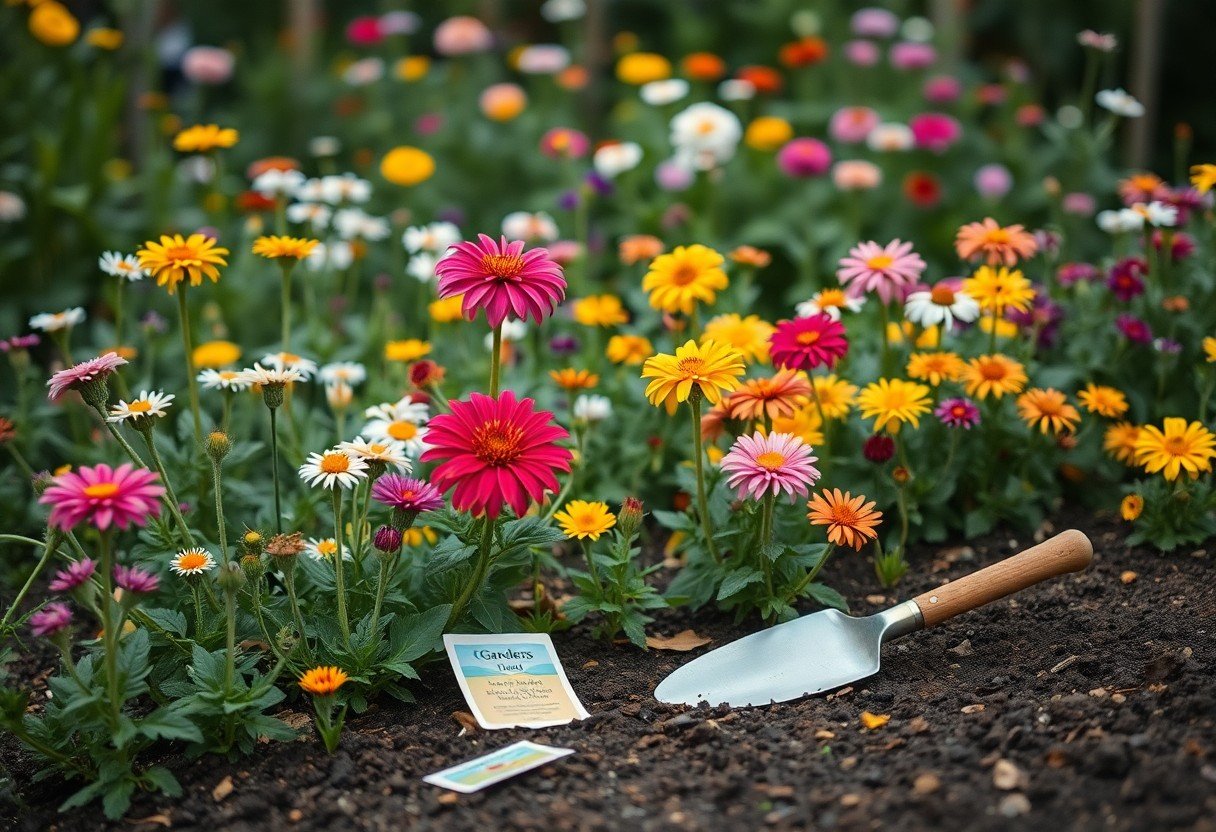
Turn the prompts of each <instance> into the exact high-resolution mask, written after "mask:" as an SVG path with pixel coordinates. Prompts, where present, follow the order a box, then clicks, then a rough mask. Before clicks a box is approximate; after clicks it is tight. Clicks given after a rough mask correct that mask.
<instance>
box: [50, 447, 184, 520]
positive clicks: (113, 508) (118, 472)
mask: <svg viewBox="0 0 1216 832" xmlns="http://www.w3.org/2000/svg"><path fill="white" fill-rule="evenodd" d="M164 493H165V489H164V486H162V485H160V484H159V483H157V481H156V474H154V473H153V472H151V471H149V470H147V469H145V468H136V467H134V466H133V465H131V464H130V463H125V464H123V465H120V466H118V467H117V468H111V467H110V466H109V465H97V466H95V467H92V468H89V467H87V466H86V467H82V468H81V469H79V470H78V471H68V472H66V473H63V474H60V475H59V476H57V477H55V479H54V481H53V482H52V483H51V486H50V488H48V489H47V490H46V491H45V492H44V493H43V495H42V497H41V498H40V499H39V500H38V502H40V503H42V504H43V505H49V506H50V507H51V516H50V519H49V520H48V522H49V523H50V525H52V526H55V527H56V528H59V529H63V530H64V531H69V530H71V529H73V528H75V527H76V526H79V525H80V524H81V523H85V522H87V523H91V524H92V525H94V526H96V527H97V528H99V529H103V530H104V529H108V528H110V526H115V527H116V528H119V529H125V528H127V527H128V526H130V525H136V526H143V525H144V524H146V523H147V522H148V518H150V517H154V516H156V514H157V512H158V511H159V510H160V503H159V502H157V501H158V500H159V499H160V497H161V495H162V494H164Z"/></svg>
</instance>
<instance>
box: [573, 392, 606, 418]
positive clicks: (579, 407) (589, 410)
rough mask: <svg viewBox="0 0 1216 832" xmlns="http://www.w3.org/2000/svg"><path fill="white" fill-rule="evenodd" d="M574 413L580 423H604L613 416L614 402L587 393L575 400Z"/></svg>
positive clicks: (604, 397)
mask: <svg viewBox="0 0 1216 832" xmlns="http://www.w3.org/2000/svg"><path fill="white" fill-rule="evenodd" d="M573 411H574V418H575V419H578V420H579V421H580V422H602V421H604V420H605V419H607V418H608V417H609V416H611V415H612V400H611V399H609V398H608V397H607V396H597V395H594V394H590V393H585V394H583V395H581V396H579V397H578V398H577V399H575V400H574V407H573Z"/></svg>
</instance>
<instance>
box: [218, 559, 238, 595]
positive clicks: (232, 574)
mask: <svg viewBox="0 0 1216 832" xmlns="http://www.w3.org/2000/svg"><path fill="white" fill-rule="evenodd" d="M216 581H217V582H218V583H219V585H220V589H222V590H224V592H227V593H236V592H239V591H240V590H241V587H243V586H244V585H245V570H244V569H242V568H241V565H240V564H239V563H236V562H234V561H228V563H225V564H224V565H223V566H221V567H220V574H219V577H218V578H216Z"/></svg>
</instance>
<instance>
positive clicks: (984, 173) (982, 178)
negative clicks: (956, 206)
mask: <svg viewBox="0 0 1216 832" xmlns="http://www.w3.org/2000/svg"><path fill="white" fill-rule="evenodd" d="M972 183H973V184H974V185H975V190H976V192H977V193H979V195H980V196H982V197H984V199H1000V198H1001V197H1003V196H1005V194H1007V193H1009V191H1010V190H1011V189H1012V188H1013V174H1012V173H1010V172H1009V168H1007V167H1005V166H1004V165H1002V164H1000V163H999V162H993V163H992V164H988V165H984V166H983V167H981V168H980V169H979V170H977V171H976V172H975V176H974V177H972Z"/></svg>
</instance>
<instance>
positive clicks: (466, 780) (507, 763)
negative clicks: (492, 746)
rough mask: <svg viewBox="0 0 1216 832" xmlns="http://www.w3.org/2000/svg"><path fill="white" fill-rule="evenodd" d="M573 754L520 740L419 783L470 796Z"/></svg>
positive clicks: (569, 750) (569, 751) (565, 750)
mask: <svg viewBox="0 0 1216 832" xmlns="http://www.w3.org/2000/svg"><path fill="white" fill-rule="evenodd" d="M573 753H574V749H573V748H555V747H553V746H549V745H541V744H540V743H535V742H528V741H527V740H520V741H519V742H516V743H512V744H511V745H508V746H505V747H504V748H500V749H498V750H497V751H491V752H490V753H489V754H483V755H481V756H480V757H475V758H473V759H472V760H469V761H468V762H466V763H460V764H459V765H455V766H452V767H451V768H445V769H444V770H443V771H437V772H435V773H434V774H428V775H427V776H426V777H423V778H422V779H423V780H424V781H425V782H427V783H430V784H431V785H432V786H440V787H442V788H445V789H451V790H452V791H456V792H461V793H462V794H471V793H473V792H479V791H481V790H482V789H484V788H486V787H487V786H493V785H494V784H495V783H500V782H502V781H503V780H506V779H508V778H511V777H514V776H515V775H517V774H523V773H524V772H525V771H531V770H532V769H534V768H537V767H539V766H543V765H544V764H545V763H549V762H552V761H553V760H558V759H561V758H562V757H565V756H567V755H569V754H573Z"/></svg>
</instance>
